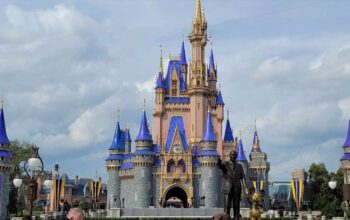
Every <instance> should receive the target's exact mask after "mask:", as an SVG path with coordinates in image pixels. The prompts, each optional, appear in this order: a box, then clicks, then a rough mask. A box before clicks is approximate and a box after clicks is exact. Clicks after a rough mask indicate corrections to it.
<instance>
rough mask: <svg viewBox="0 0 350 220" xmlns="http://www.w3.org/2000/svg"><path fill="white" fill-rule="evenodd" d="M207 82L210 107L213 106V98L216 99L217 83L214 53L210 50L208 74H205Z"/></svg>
mask: <svg viewBox="0 0 350 220" xmlns="http://www.w3.org/2000/svg"><path fill="white" fill-rule="evenodd" d="M207 81H208V87H209V91H210V104H211V106H214V105H215V98H216V93H217V92H216V82H217V72H216V67H215V64H214V53H213V50H212V49H211V50H210V57H209V66H208V72H207Z"/></svg>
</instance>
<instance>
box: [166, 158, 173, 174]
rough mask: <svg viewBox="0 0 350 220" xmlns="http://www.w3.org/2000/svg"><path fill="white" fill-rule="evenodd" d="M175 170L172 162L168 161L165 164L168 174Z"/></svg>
mask: <svg viewBox="0 0 350 220" xmlns="http://www.w3.org/2000/svg"><path fill="white" fill-rule="evenodd" d="M174 169H175V163H174V161H173V160H169V161H168V164H167V172H168V173H173V172H174Z"/></svg>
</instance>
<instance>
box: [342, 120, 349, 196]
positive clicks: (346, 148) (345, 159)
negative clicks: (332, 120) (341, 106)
mask: <svg viewBox="0 0 350 220" xmlns="http://www.w3.org/2000/svg"><path fill="white" fill-rule="evenodd" d="M343 150H344V155H343V156H342V158H341V159H340V168H341V170H342V172H343V174H344V192H343V196H344V200H347V199H349V198H350V195H349V192H350V120H349V127H348V132H347V135H346V139H345V142H344V144H343Z"/></svg>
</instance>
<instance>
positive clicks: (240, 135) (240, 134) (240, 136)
mask: <svg viewBox="0 0 350 220" xmlns="http://www.w3.org/2000/svg"><path fill="white" fill-rule="evenodd" d="M239 139H241V140H242V130H241V129H239Z"/></svg>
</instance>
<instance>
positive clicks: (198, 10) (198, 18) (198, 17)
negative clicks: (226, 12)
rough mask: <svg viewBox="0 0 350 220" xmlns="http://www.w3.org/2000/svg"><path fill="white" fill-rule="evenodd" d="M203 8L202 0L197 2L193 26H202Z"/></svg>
mask: <svg viewBox="0 0 350 220" xmlns="http://www.w3.org/2000/svg"><path fill="white" fill-rule="evenodd" d="M202 20H203V18H202V6H201V0H196V7H195V11H194V19H193V24H198V25H200V24H202Z"/></svg>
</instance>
